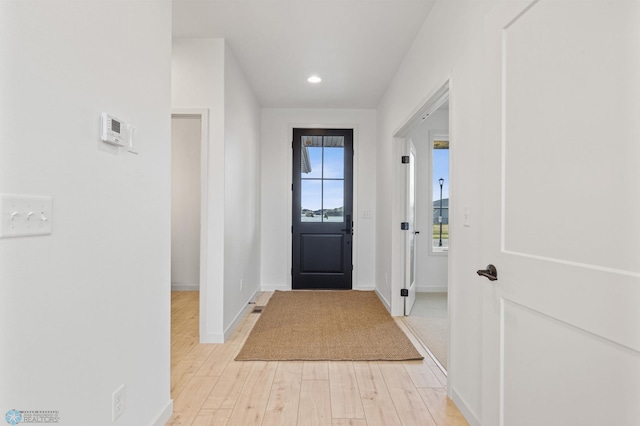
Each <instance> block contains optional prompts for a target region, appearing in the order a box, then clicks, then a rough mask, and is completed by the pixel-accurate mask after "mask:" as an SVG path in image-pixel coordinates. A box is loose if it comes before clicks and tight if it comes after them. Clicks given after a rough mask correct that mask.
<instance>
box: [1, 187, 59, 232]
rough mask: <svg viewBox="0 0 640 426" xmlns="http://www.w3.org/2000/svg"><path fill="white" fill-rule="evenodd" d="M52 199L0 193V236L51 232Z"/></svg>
mask: <svg viewBox="0 0 640 426" xmlns="http://www.w3.org/2000/svg"><path fill="white" fill-rule="evenodd" d="M52 219H53V199H52V198H51V197H43V196H27V195H9V194H0V238H7V237H25V236H29V235H48V234H51V228H52Z"/></svg>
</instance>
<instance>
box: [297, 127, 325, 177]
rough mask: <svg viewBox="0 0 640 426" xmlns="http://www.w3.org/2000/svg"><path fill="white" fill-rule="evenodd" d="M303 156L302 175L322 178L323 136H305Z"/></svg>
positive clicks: (303, 139)
mask: <svg viewBox="0 0 640 426" xmlns="http://www.w3.org/2000/svg"><path fill="white" fill-rule="evenodd" d="M301 157H302V158H301V161H302V167H301V168H300V170H301V177H302V178H304V179H309V178H322V136H303V137H302V155H301Z"/></svg>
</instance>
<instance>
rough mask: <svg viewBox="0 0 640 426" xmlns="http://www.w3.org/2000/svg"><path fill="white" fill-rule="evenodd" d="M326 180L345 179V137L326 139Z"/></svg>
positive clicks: (327, 137) (328, 137) (324, 173)
mask: <svg viewBox="0 0 640 426" xmlns="http://www.w3.org/2000/svg"><path fill="white" fill-rule="evenodd" d="M322 177H324V178H325V179H343V178H344V136H325V137H324V167H323V176H322Z"/></svg>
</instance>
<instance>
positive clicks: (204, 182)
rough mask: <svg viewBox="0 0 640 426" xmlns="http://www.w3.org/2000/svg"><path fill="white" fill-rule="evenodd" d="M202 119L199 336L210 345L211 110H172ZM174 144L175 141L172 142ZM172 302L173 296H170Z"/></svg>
mask: <svg viewBox="0 0 640 426" xmlns="http://www.w3.org/2000/svg"><path fill="white" fill-rule="evenodd" d="M174 117H199V118H200V282H199V288H200V289H199V291H200V294H199V299H200V300H199V305H200V318H199V330H198V336H199V339H200V343H210V342H209V341H208V340H207V339H203V337H205V336H206V335H207V314H208V312H207V305H208V304H207V294H208V286H209V281H208V267H207V266H208V265H207V258H208V256H207V254H208V241H207V235H208V229H209V203H208V201H209V195H208V194H209V109H208V108H172V109H171V118H172V119H173V118H174ZM172 143H173V141H172ZM169 300H171V294H169Z"/></svg>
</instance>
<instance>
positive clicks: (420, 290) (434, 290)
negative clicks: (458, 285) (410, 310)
mask: <svg viewBox="0 0 640 426" xmlns="http://www.w3.org/2000/svg"><path fill="white" fill-rule="evenodd" d="M448 291H449V287H447V286H445V287H416V292H418V293H447V292H448Z"/></svg>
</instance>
